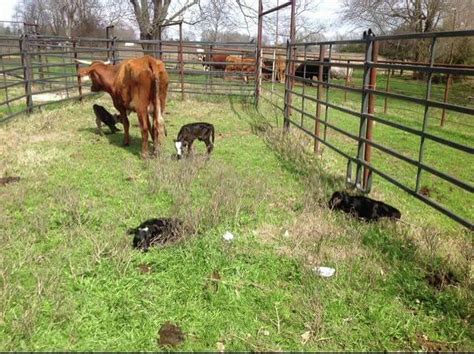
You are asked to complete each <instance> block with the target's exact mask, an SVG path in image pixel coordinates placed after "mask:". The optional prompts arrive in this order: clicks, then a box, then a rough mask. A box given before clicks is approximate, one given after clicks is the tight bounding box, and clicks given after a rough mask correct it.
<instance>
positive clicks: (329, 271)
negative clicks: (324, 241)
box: [313, 267, 336, 278]
mask: <svg viewBox="0 0 474 354" xmlns="http://www.w3.org/2000/svg"><path fill="white" fill-rule="evenodd" d="M313 270H314V271H315V272H316V274H318V275H320V276H322V277H324V278H329V277H332V276H333V275H334V273H335V272H336V270H335V269H334V268H330V267H314V268H313Z"/></svg>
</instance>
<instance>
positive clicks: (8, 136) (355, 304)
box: [0, 96, 473, 351]
mask: <svg viewBox="0 0 474 354" xmlns="http://www.w3.org/2000/svg"><path fill="white" fill-rule="evenodd" d="M100 100H101V101H102V103H103V104H105V105H107V106H109V107H111V103H110V101H109V100H108V98H106V97H105V96H104V97H103V98H101V99H100ZM90 105H91V102H90V101H89V102H86V103H84V104H83V105H81V104H68V105H67V106H65V105H64V106H62V107H61V108H58V109H56V110H48V111H44V112H43V113H38V114H34V115H32V116H30V117H20V118H18V119H16V120H15V121H13V122H11V123H9V124H8V125H4V126H2V127H1V130H0V134H1V135H0V138H1V139H2V146H1V151H0V152H1V154H2V161H1V163H0V172H1V173H2V174H3V175H19V176H21V177H22V179H21V181H20V182H19V183H16V184H10V185H7V186H3V187H0V197H1V198H2V203H1V206H0V208H1V209H0V211H1V212H0V237H1V241H2V246H3V247H2V249H3V251H2V257H0V272H1V273H0V275H1V277H0V285H1V289H2V291H1V301H2V306H1V312H0V349H2V350H116V351H119V350H120V351H131V350H147V351H154V350H160V349H162V348H160V347H159V346H158V345H157V332H158V330H159V328H160V326H161V325H162V324H163V323H164V322H166V321H171V322H174V323H176V324H178V325H179V326H180V327H181V328H182V329H183V331H184V332H185V333H186V340H185V342H184V343H183V344H182V345H180V346H178V347H177V348H176V349H178V350H202V351H204V350H217V349H218V346H219V347H221V346H222V345H223V346H224V347H225V350H229V351H238V350H259V351H260V350H265V351H270V350H272V351H273V350H306V351H311V350H382V349H386V350H421V349H425V350H426V349H430V348H431V349H432V348H433V346H436V347H439V348H441V349H442V350H469V349H470V348H472V343H473V338H472V326H471V324H470V323H469V319H470V317H469V308H470V307H471V306H472V293H471V292H470V288H469V286H470V284H472V275H471V273H470V272H469V269H470V268H469V267H470V266H471V265H472V242H471V241H472V234H468V233H467V232H465V231H464V230H463V229H461V228H460V227H455V226H452V227H450V228H449V230H448V231H446V230H445V227H444V226H445V218H443V217H440V216H439V215H437V216H435V217H433V220H434V222H433V223H432V224H431V225H429V226H428V224H425V223H423V222H421V223H419V224H418V225H419V226H422V227H423V229H420V228H418V227H417V226H412V225H407V224H403V223H402V224H398V225H394V224H392V223H381V224H363V223H359V222H357V221H353V220H349V219H347V218H345V217H344V216H343V215H340V214H338V213H332V212H330V211H328V210H327V209H326V208H325V207H324V205H325V201H326V200H327V198H328V196H329V195H330V194H331V193H332V191H333V190H335V189H337V188H341V186H342V184H343V179H342V178H341V174H340V173H338V172H337V164H332V163H331V161H327V160H324V159H323V160H320V159H317V158H315V157H314V155H312V154H308V153H307V152H306V151H305V148H304V147H303V146H301V144H299V143H297V140H295V139H297V138H298V136H297V135H296V132H295V131H294V130H293V133H292V134H290V135H289V136H287V137H284V136H281V134H280V133H279V132H280V130H279V129H275V130H272V129H268V125H267V124H266V123H265V120H263V118H262V117H261V116H260V115H259V112H257V111H255V110H254V109H253V106H252V104H251V103H246V102H243V101H239V100H237V99H230V98H222V97H215V98H214V97H206V98H196V99H195V100H187V101H184V102H179V101H176V100H174V99H172V100H171V101H170V102H169V104H168V112H169V113H168V114H167V115H166V116H165V117H166V121H167V130H168V137H167V138H166V142H165V145H164V146H163V152H162V155H161V156H160V157H159V158H157V159H155V160H150V161H143V160H141V159H140V158H139V151H140V133H139V129H138V127H137V121H136V118H135V117H134V115H132V117H131V122H132V127H131V133H132V143H131V146H130V147H123V146H122V138H123V137H122V134H121V133H119V134H116V135H107V136H105V137H100V136H99V135H97V134H96V131H95V126H94V125H95V124H94V118H93V113H92V110H91V109H90ZM202 120H204V121H209V122H211V123H213V124H214V125H215V127H216V132H217V135H216V146H215V151H214V153H213V155H212V157H211V159H210V161H208V162H206V161H204V160H202V159H201V158H200V156H201V155H202V154H203V152H204V147H203V146H202V144H200V143H197V144H196V150H197V151H196V156H195V158H194V159H192V160H185V161H179V162H178V161H175V160H172V159H170V158H169V156H170V155H171V153H172V152H173V143H172V138H173V137H174V136H176V134H177V132H178V130H179V128H180V126H181V125H182V124H184V123H188V122H192V121H202ZM256 131H257V132H259V134H258V135H256V134H255V133H254V132H256ZM379 193H381V192H380V191H379ZM384 193H385V190H384ZM398 194H402V193H400V192H398ZM384 195H385V198H384V199H385V200H386V201H387V202H389V203H392V204H394V205H395V206H396V207H399V208H401V209H402V212H403V214H404V216H403V218H404V220H405V221H406V222H408V223H409V224H415V223H418V222H420V219H419V218H418V217H417V216H415V215H414V214H413V213H411V212H410V211H411V210H416V209H417V208H418V204H417V203H416V202H414V201H412V199H410V198H407V197H397V194H396V193H395V192H394V191H393V190H390V189H387V190H386V194H384ZM404 203H406V205H405V204H404ZM159 216H177V217H180V218H182V219H183V220H185V222H187V223H189V224H190V225H192V226H193V228H194V229H195V230H196V233H195V234H189V235H187V236H188V237H187V238H186V240H184V241H182V242H180V243H178V244H175V245H170V246H168V247H165V248H157V249H154V250H152V251H150V252H149V253H147V254H143V253H140V252H137V251H135V250H133V249H132V248H131V238H130V236H128V235H126V230H127V229H128V228H130V227H134V226H136V225H138V224H139V223H140V222H141V221H143V220H145V219H147V218H151V217H159ZM227 230H229V231H231V232H233V233H234V234H235V241H234V242H232V243H230V244H228V243H226V242H225V241H223V240H222V235H223V234H224V232H225V231H227ZM285 230H288V236H285ZM316 265H326V266H333V267H335V268H336V275H335V276H334V277H332V278H330V279H323V278H319V277H317V276H316V275H315V274H314V273H313V272H312V271H311V268H312V267H314V266H316ZM145 268H146V270H147V271H146V272H144V271H143V269H145ZM213 272H218V273H219V275H220V281H218V282H217V286H215V285H214V284H215V283H216V282H213V281H212V280H211V276H212V273H213ZM450 272H451V273H453V274H454V275H453V277H455V281H454V282H453V283H451V284H441V285H440V287H439V288H436V287H434V286H432V285H430V284H429V282H428V281H427V280H426V279H427V277H429V276H430V275H438V276H443V275H445V274H448V273H450ZM443 279H444V278H443ZM302 335H303V336H302ZM219 343H220V344H219Z"/></svg>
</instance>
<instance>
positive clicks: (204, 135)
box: [174, 122, 214, 159]
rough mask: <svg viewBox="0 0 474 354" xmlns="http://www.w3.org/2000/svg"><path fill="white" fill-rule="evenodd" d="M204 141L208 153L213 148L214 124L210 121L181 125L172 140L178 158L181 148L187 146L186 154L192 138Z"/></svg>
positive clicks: (189, 148)
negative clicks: (176, 136)
mask: <svg viewBox="0 0 474 354" xmlns="http://www.w3.org/2000/svg"><path fill="white" fill-rule="evenodd" d="M196 139H198V140H199V141H204V142H205V143H206V147H207V153H208V154H210V153H211V151H212V150H213V149H214V144H213V143H214V126H213V125H212V124H210V123H204V122H200V123H190V124H186V125H183V126H182V127H181V129H180V130H179V133H178V138H177V139H176V140H175V141H174V145H175V147H176V152H177V154H178V159H180V158H181V157H182V156H183V149H184V148H185V147H187V148H188V155H189V153H190V152H191V147H192V145H193V143H194V140H196Z"/></svg>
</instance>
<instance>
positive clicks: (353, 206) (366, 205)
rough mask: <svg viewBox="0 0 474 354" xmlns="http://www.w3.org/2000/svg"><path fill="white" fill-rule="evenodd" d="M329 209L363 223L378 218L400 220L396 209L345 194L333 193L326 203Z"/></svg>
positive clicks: (371, 200) (368, 199) (372, 200)
mask: <svg viewBox="0 0 474 354" xmlns="http://www.w3.org/2000/svg"><path fill="white" fill-rule="evenodd" d="M328 207H329V208H330V209H335V210H341V211H343V212H345V213H348V214H350V215H352V216H355V217H358V218H360V219H363V220H365V221H377V220H378V219H380V218H391V219H400V217H401V215H402V214H401V213H400V211H399V210H398V209H396V208H394V207H392V206H390V205H388V204H385V203H383V202H379V201H377V200H374V199H370V198H368V197H363V196H352V195H349V194H348V193H346V192H334V194H333V195H332V197H331V200H330V201H329V203H328Z"/></svg>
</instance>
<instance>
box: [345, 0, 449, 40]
mask: <svg viewBox="0 0 474 354" xmlns="http://www.w3.org/2000/svg"><path fill="white" fill-rule="evenodd" d="M445 9H446V0H344V1H343V11H342V19H343V20H344V21H349V22H350V23H352V24H353V25H354V26H355V27H356V28H366V27H371V28H373V29H374V30H375V31H376V32H377V33H382V34H385V33H391V32H394V31H397V30H398V31H400V30H403V31H410V32H431V31H433V30H434V29H436V28H437V27H438V25H439V24H440V20H441V18H442V14H443V12H444V11H445Z"/></svg>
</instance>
